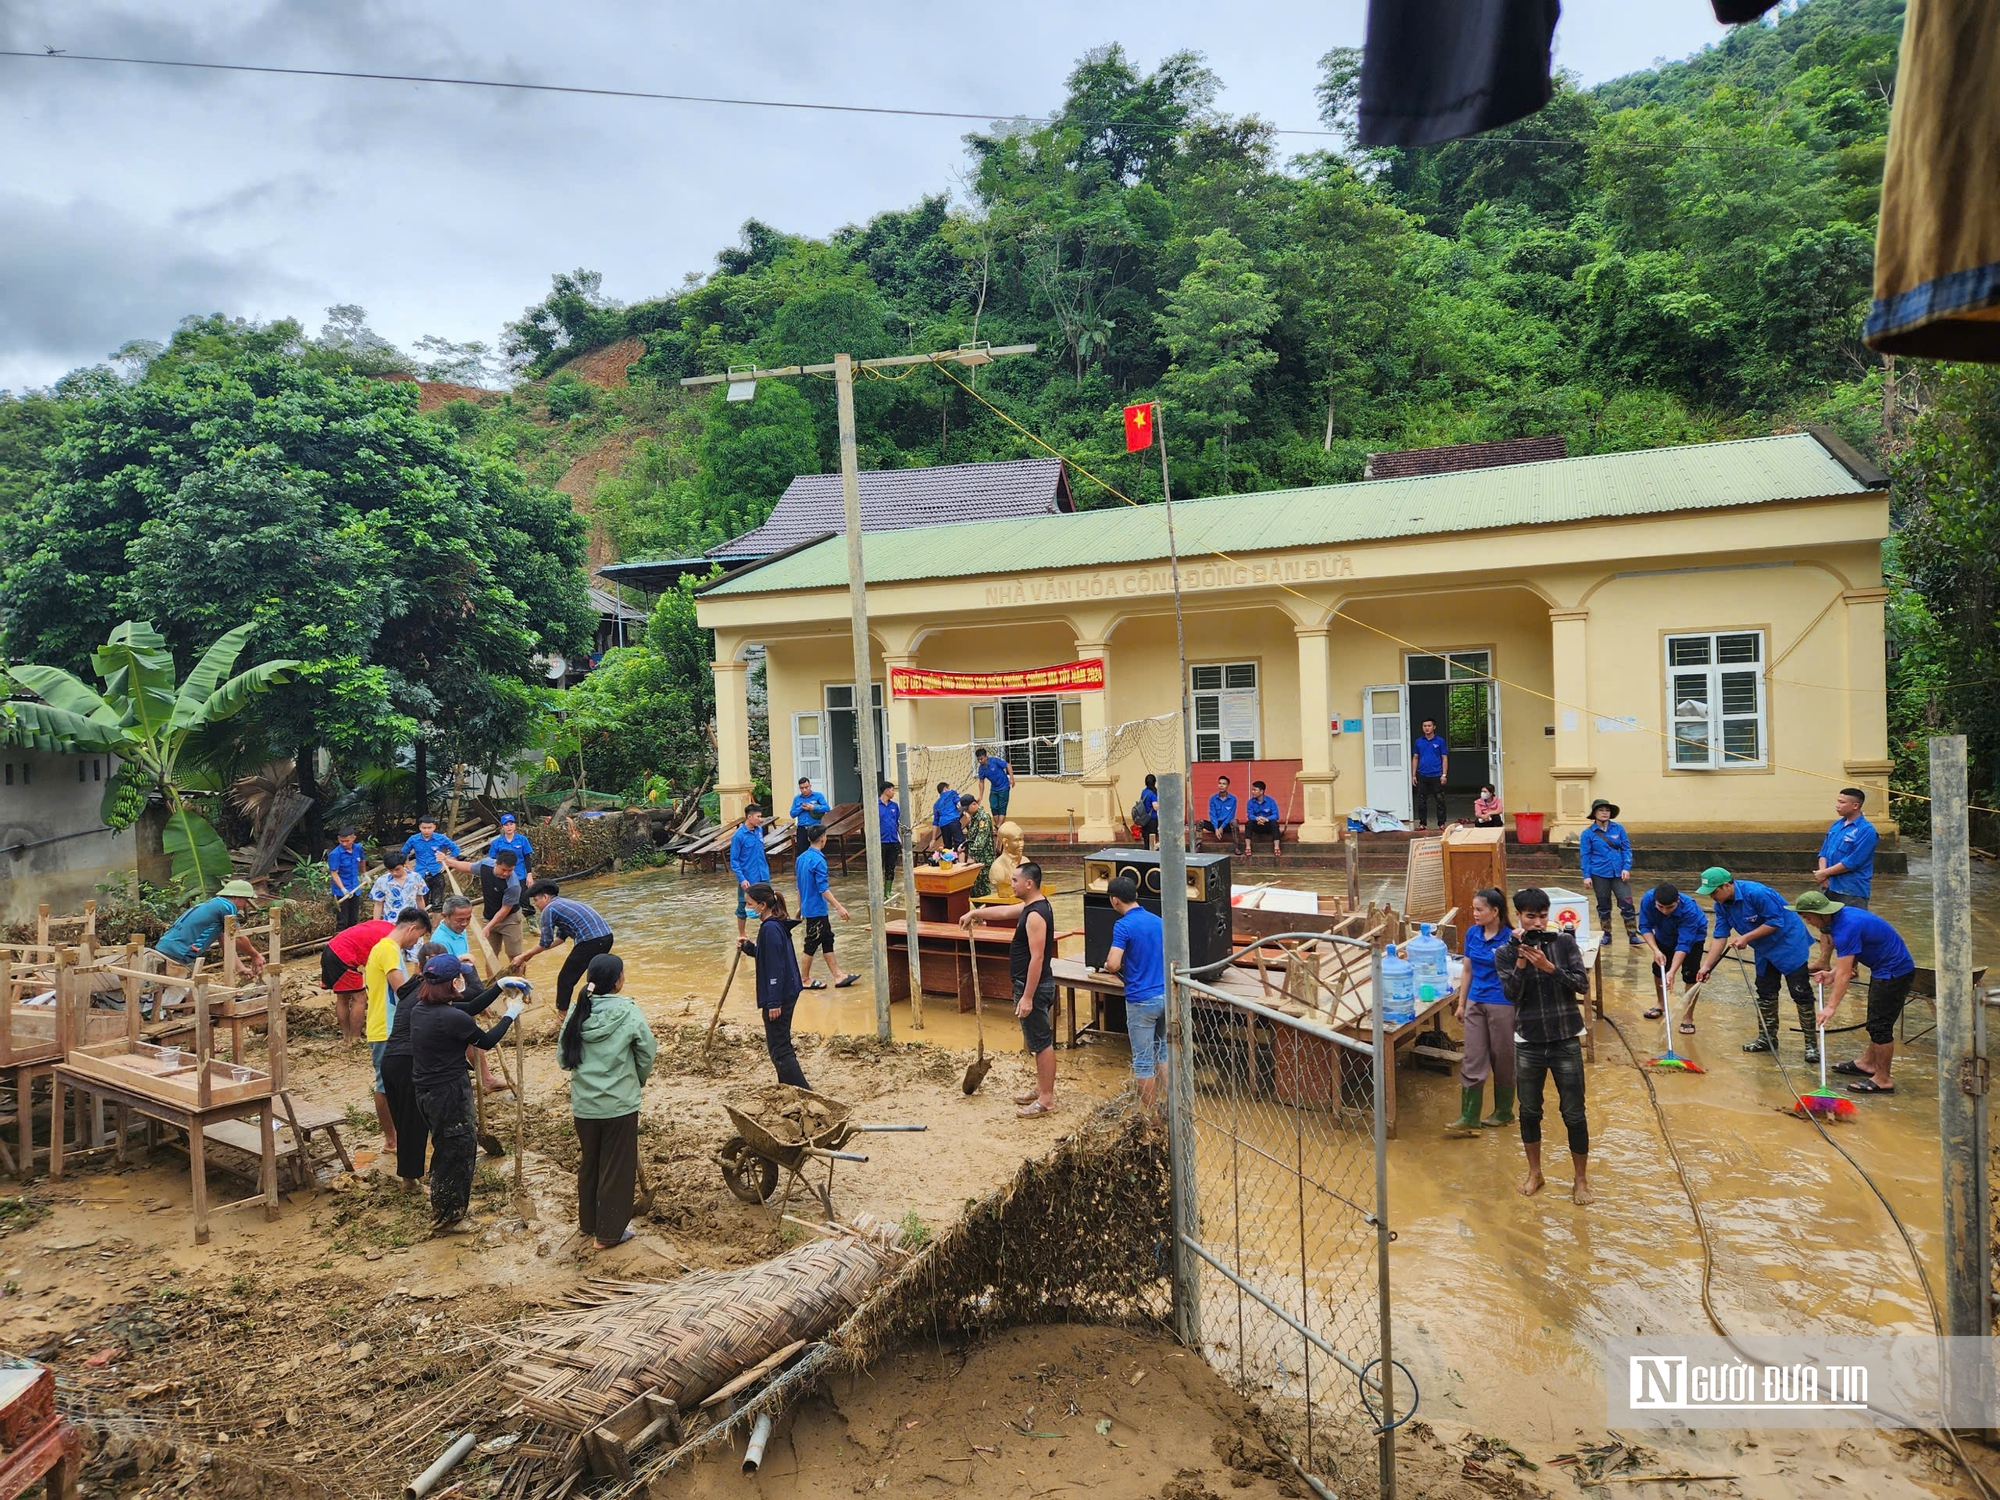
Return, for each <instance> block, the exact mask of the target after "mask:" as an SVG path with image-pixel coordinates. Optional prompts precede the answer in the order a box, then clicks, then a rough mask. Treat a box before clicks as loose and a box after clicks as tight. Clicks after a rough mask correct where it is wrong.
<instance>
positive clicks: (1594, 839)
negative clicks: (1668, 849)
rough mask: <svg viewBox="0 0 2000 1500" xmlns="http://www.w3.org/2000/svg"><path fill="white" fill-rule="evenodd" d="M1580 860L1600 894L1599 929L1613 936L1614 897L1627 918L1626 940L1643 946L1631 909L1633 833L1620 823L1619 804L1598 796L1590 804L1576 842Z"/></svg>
mask: <svg viewBox="0 0 2000 1500" xmlns="http://www.w3.org/2000/svg"><path fill="white" fill-rule="evenodd" d="M1576 857H1577V862H1578V863H1579V864H1580V865H1581V866H1582V867H1583V874H1584V878H1585V879H1587V880H1588V881H1589V882H1590V888H1591V890H1592V891H1594V892H1595V893H1596V895H1597V930H1598V931H1599V932H1602V933H1603V934H1604V935H1605V936H1606V937H1609V936H1610V935H1611V898H1612V897H1613V896H1616V897H1617V898H1618V915H1619V916H1621V917H1623V918H1624V919H1625V941H1626V942H1628V943H1630V944H1631V945H1632V946H1633V947H1634V948H1643V947H1644V946H1645V943H1644V942H1643V941H1642V940H1641V939H1640V937H1639V928H1638V919H1637V918H1638V914H1637V913H1636V912H1635V911H1634V910H1633V908H1632V836H1631V835H1630V834H1628V833H1627V832H1626V831H1625V827H1624V825H1623V824H1622V823H1620V822H1618V804H1617V803H1615V802H1607V801H1605V800H1604V799H1603V798H1602V797H1599V798H1598V799H1597V800H1596V801H1595V802H1593V803H1591V804H1590V826H1589V827H1588V828H1586V829H1584V830H1583V837H1581V838H1579V839H1578V840H1577V841H1576Z"/></svg>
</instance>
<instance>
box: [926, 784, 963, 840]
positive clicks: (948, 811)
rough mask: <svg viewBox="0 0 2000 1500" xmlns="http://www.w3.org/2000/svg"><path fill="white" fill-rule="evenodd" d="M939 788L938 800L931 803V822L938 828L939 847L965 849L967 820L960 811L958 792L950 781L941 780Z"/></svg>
mask: <svg viewBox="0 0 2000 1500" xmlns="http://www.w3.org/2000/svg"><path fill="white" fill-rule="evenodd" d="M937 789H938V797H937V801H935V802H933V803H932V804H931V823H932V826H934V827H935V828H936V829H937V836H938V847H939V848H940V849H963V848H964V847H965V820H964V818H963V817H962V816H960V813H959V808H958V793H957V792H954V791H953V790H952V789H951V783H950V782H949V781H940V782H939V783H938V785H937Z"/></svg>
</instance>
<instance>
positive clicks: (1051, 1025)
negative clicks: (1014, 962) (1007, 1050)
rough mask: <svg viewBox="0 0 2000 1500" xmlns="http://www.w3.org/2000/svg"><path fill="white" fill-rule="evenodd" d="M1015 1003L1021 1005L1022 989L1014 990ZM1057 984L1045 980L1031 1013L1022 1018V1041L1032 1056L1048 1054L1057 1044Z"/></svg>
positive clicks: (1018, 987) (1036, 992)
mask: <svg viewBox="0 0 2000 1500" xmlns="http://www.w3.org/2000/svg"><path fill="white" fill-rule="evenodd" d="M1014 1003H1015V1004H1016V1005H1017V1006H1018V1005H1019V1004H1020V1003H1021V989H1020V986H1019V985H1018V984H1017V985H1016V986H1015V988H1014ZM1055 1009H1056V982H1055V981H1054V980H1053V979H1048V980H1044V981H1043V982H1042V984H1041V986H1040V988H1038V989H1037V990H1036V991H1035V1003H1034V1006H1033V1008H1032V1009H1030V1010H1029V1012H1028V1013H1027V1014H1026V1015H1025V1016H1023V1017H1021V1040H1022V1041H1023V1042H1024V1043H1026V1044H1027V1048H1028V1053H1029V1055H1030V1056H1035V1055H1037V1054H1040V1053H1043V1052H1046V1051H1048V1050H1049V1048H1051V1047H1053V1046H1054V1045H1055V1044H1056V1025H1055Z"/></svg>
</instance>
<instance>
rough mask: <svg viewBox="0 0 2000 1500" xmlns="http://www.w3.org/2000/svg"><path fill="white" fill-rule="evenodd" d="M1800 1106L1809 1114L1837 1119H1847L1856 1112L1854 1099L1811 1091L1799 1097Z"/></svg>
mask: <svg viewBox="0 0 2000 1500" xmlns="http://www.w3.org/2000/svg"><path fill="white" fill-rule="evenodd" d="M1799 1108H1800V1109H1802V1110H1804V1111H1805V1112H1806V1113H1807V1114H1813V1115H1822V1116H1831V1117H1832V1118H1833V1119H1836V1120H1845V1119H1847V1118H1848V1117H1849V1116H1851V1115H1853V1114H1854V1113H1855V1108H1854V1101H1853V1100H1852V1099H1843V1098H1841V1097H1840V1095H1838V1094H1821V1093H1811V1094H1804V1095H1801V1096H1800V1098H1799Z"/></svg>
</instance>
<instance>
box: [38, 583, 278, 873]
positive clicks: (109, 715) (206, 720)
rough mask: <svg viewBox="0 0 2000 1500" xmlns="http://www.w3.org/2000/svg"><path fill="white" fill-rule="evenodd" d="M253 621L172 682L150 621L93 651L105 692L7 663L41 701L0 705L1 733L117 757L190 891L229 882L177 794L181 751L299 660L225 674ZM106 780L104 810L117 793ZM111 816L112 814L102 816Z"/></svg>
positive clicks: (225, 863) (206, 833) (47, 670)
mask: <svg viewBox="0 0 2000 1500" xmlns="http://www.w3.org/2000/svg"><path fill="white" fill-rule="evenodd" d="M255 628H256V627H255V626H254V625H239V626H237V627H236V628H235V629H234V630H232V631H230V632H229V633H228V634H226V635H224V636H222V637H221V638H219V639H218V640H217V641H216V642H215V644H213V645H212V646H210V647H209V648H208V650H207V651H205V652H203V653H202V658H201V660H200V661H199V662H198V663H197V664H196V665H195V669H194V670H193V671H192V672H190V673H188V675H187V679H186V680H185V681H183V682H180V683H178V684H177V683H176V682H175V680H174V657H173V653H172V652H171V651H169V650H168V649H167V643H166V640H165V639H164V638H163V637H162V636H161V635H160V633H159V632H158V631H156V630H155V629H154V628H153V623H152V621H150V620H127V621H126V622H125V623H124V624H122V625H120V626H118V627H117V628H116V629H114V630H113V631H112V632H111V637H110V639H109V640H107V641H106V642H105V643H104V645H102V646H100V647H99V648H98V649H97V650H96V652H94V653H93V654H92V656H91V659H90V665H91V670H92V671H94V672H95V673H96V674H97V676H98V677H99V679H100V680H102V682H103V684H104V688H103V691H102V692H99V691H97V690H96V689H93V688H91V687H90V686H88V685H87V684H86V683H85V682H84V681H83V680H82V679H81V678H79V677H77V676H75V675H74V674H73V673H69V672H65V671H63V670H62V669H61V668H60V667H41V666H20V667H9V668H8V669H7V675H8V676H9V677H11V678H12V679H13V680H14V682H15V684H16V685H18V686H19V687H22V688H24V689H26V690H27V691H28V692H30V693H33V694H34V695H35V698H36V699H38V700H39V701H37V702H23V701H19V700H16V701H13V702H9V703H6V704H0V710H4V712H5V714H6V718H7V720H8V723H7V726H6V727H7V736H8V737H9V738H11V739H13V740H14V741H15V742H16V743H20V744H25V745H28V746H30V747H31V748H34V749H38V750H52V751H55V752H56V753H58V754H77V753H80V752H81V753H102V754H108V755H115V756H117V757H118V758H119V759H120V760H122V761H124V762H125V763H126V764H127V765H128V766H131V767H134V768H135V769H136V770H137V772H138V774H139V776H140V777H142V778H143V779H144V781H145V782H146V783H147V793H148V800H149V801H157V802H158V803H159V804H160V806H161V808H162V810H163V812H164V817H165V826H164V828H163V830H162V833H161V842H162V844H163V845H164V847H165V850H166V853H167V855H168V857H169V858H170V859H171V860H172V864H173V876H174V879H175V880H176V881H177V882H178V883H179V884H181V885H182V886H183V887H184V888H186V889H188V890H191V891H192V890H199V891H202V892H207V891H212V890H214V889H215V887H216V886H217V885H218V884H219V883H221V882H222V881H223V880H226V879H227V878H228V877H229V849H228V847H227V846H226V845H225V844H224V843H223V842H222V837H221V835H220V834H218V833H217V832H216V831H215V829H214V828H213V827H212V826H211V825H210V824H209V822H208V820H207V819H206V818H204V817H202V816H201V814H199V813H197V812H195V811H193V810H192V809H191V808H189V807H188V805H187V802H186V799H185V797H184V796H183V794H182V780H181V771H180V759H181V752H182V751H183V750H184V749H185V748H186V746H187V743H188V740H189V738H190V737H191V736H193V735H195V734H196V733H198V732H199V731H201V730H203V729H206V728H207V727H208V726H209V725H211V724H217V723H220V722H221V721H222V720H224V719H227V718H229V717H230V716H231V715H232V714H234V713H236V712H238V711H239V710H241V709H242V708H243V707H244V706H245V705H247V704H248V703H249V702H250V700H251V699H252V698H255V697H257V696H258V695H259V694H262V693H264V692H267V691H269V690H270V689H271V688H273V687H275V686H277V685H278V684H279V683H281V682H284V681H285V680H286V675H287V674H288V673H289V672H290V671H291V670H292V669H293V668H295V667H296V666H298V665H299V664H298V663H297V662H296V661H267V662H260V663H258V664H257V665H256V666H254V667H252V668H250V669H249V670H248V671H246V672H239V673H237V674H236V675H235V676H233V677H232V676H230V675H229V672H230V669H231V668H233V667H234V666H235V665H236V658H237V657H238V656H239V655H241V654H242V651H243V647H244V644H245V642H247V641H248V640H249V639H250V633H251V631H252V630H254V629H255ZM114 787H115V783H113V782H112V781H109V780H107V782H106V790H105V797H106V803H107V807H108V805H109V802H110V800H111V799H112V798H113V797H114V796H115V795H116V793H115V790H114ZM107 815H108V814H107Z"/></svg>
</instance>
